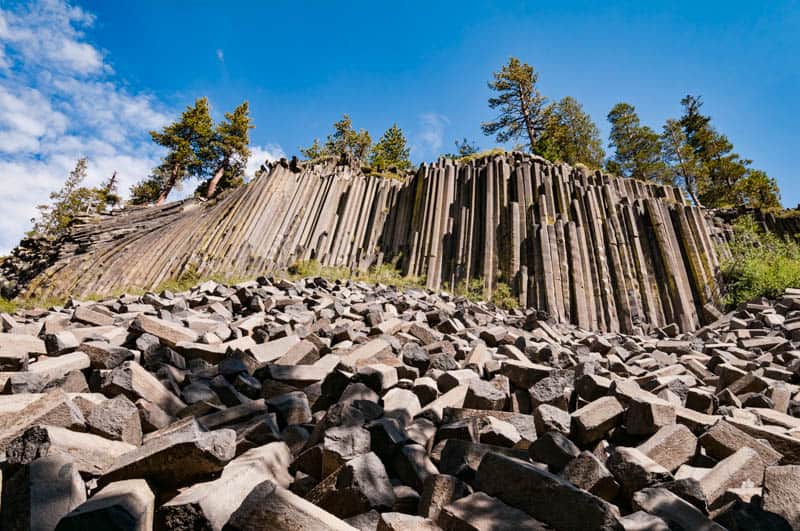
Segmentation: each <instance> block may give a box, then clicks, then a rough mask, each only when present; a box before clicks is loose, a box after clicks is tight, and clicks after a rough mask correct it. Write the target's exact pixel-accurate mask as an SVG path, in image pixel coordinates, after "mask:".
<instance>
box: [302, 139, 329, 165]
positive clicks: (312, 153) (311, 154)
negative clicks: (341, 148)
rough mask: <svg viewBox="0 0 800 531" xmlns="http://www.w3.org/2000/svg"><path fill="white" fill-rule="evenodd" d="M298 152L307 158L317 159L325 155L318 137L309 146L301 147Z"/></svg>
mask: <svg viewBox="0 0 800 531" xmlns="http://www.w3.org/2000/svg"><path fill="white" fill-rule="evenodd" d="M300 153H301V154H302V155H303V156H304V157H305V158H306V159H308V160H317V159H321V158H322V157H324V156H325V148H324V147H323V145H322V144H320V142H319V139H318V138H315V139H314V142H313V143H312V144H311V145H310V146H308V147H306V148H304V147H301V148H300Z"/></svg>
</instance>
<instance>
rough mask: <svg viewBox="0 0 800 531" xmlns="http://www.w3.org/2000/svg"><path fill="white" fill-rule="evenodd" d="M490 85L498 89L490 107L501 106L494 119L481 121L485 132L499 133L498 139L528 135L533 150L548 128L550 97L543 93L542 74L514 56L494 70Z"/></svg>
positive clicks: (508, 139)
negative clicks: (546, 105)
mask: <svg viewBox="0 0 800 531" xmlns="http://www.w3.org/2000/svg"><path fill="white" fill-rule="evenodd" d="M493 76H494V79H493V80H492V81H490V82H489V88H490V89H491V90H492V91H494V92H495V93H496V95H495V96H492V97H490V98H489V107H490V108H491V109H499V114H498V115H497V117H496V118H495V119H494V121H491V122H484V123H482V124H481V129H482V130H483V133H484V134H485V135H488V136H491V135H495V138H496V140H497V142H499V143H504V142H508V141H510V140H515V139H519V138H525V137H526V136H527V138H526V139H527V143H528V146H529V148H530V149H531V150H533V147H534V146H535V145H536V141H537V140H538V137H539V133H540V132H541V131H542V129H544V119H545V115H544V109H545V104H546V101H547V100H546V98H545V97H544V96H542V95H541V94H540V93H539V89H538V88H537V87H536V82H537V81H538V79H539V76H538V74H537V73H536V72H535V71H534V70H533V67H532V66H530V65H528V64H527V63H522V62H521V61H520V60H519V59H517V58H516V57H510V58H509V60H508V64H506V65H503V67H502V68H501V69H500V71H499V72H495V73H494V74H493Z"/></svg>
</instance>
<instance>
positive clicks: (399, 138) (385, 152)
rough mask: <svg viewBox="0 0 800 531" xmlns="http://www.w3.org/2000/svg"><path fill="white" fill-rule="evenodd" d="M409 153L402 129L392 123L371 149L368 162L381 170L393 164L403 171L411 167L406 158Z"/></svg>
mask: <svg viewBox="0 0 800 531" xmlns="http://www.w3.org/2000/svg"><path fill="white" fill-rule="evenodd" d="M410 153H411V149H410V148H409V147H408V146H407V143H406V137H405V135H404V134H403V130H402V129H400V128H399V127H397V124H393V125H392V127H390V128H389V129H387V130H386V132H385V133H383V136H382V137H381V138H380V140H378V143H377V144H375V147H374V148H373V149H372V158H371V159H370V163H371V164H372V165H373V166H375V167H377V168H378V169H381V170H382V169H385V168H389V167H391V166H394V167H396V168H397V169H399V170H401V171H405V170H407V169H409V168H410V167H411V161H410V160H409V158H408V156H409V154H410Z"/></svg>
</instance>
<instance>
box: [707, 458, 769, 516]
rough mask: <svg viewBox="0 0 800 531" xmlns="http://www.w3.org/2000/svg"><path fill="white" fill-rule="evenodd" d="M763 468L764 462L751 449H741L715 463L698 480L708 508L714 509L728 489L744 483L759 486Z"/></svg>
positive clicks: (764, 466)
mask: <svg viewBox="0 0 800 531" xmlns="http://www.w3.org/2000/svg"><path fill="white" fill-rule="evenodd" d="M765 468H766V465H765V464H764V461H763V460H762V459H761V457H760V456H759V454H758V452H756V451H755V450H753V449H752V448H741V449H739V450H737V451H736V452H735V453H734V454H732V455H730V456H728V457H726V458H725V459H723V460H722V461H720V462H719V463H717V464H716V465H715V466H714V468H712V469H711V470H710V471H709V472H708V473H707V474H706V475H705V476H703V478H702V479H701V480H700V487H701V489H702V490H703V493H704V494H705V495H706V499H707V500H708V505H709V507H711V508H714V506H715V503H716V501H717V500H719V499H720V498H721V497H722V495H723V494H725V492H726V491H727V490H728V489H731V488H738V487H741V486H742V485H744V484H745V483H746V482H752V483H754V484H760V483H761V481H762V480H763V477H764V469H765Z"/></svg>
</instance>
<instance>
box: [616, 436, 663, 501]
mask: <svg viewBox="0 0 800 531" xmlns="http://www.w3.org/2000/svg"><path fill="white" fill-rule="evenodd" d="M606 467H608V469H609V470H610V471H611V473H612V474H614V477H615V478H616V479H617V482H618V483H619V484H620V486H621V487H622V489H623V490H624V491H625V493H626V494H627V495H628V496H630V495H631V494H633V493H634V492H636V491H637V490H640V489H643V488H645V487H649V486H651V485H653V484H654V483H660V482H662V481H669V480H671V479H672V474H670V473H669V470H667V469H666V468H664V467H663V466H661V465H659V464H658V463H656V462H655V461H653V460H652V459H650V458H649V457H647V456H646V455H644V454H643V453H642V452H640V451H639V450H637V449H636V448H627V447H624V446H617V447H614V448H612V450H611V454H610V455H609V457H608V459H607V460H606Z"/></svg>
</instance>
